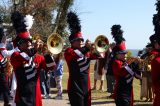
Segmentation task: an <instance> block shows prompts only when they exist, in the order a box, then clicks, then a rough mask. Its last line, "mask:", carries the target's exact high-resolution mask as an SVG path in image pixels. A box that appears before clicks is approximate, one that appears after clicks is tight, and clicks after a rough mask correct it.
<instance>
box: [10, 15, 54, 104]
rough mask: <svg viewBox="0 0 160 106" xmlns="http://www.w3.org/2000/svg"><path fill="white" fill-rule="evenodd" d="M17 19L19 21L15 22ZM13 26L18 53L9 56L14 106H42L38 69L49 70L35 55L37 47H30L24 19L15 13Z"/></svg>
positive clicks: (43, 60)
mask: <svg viewBox="0 0 160 106" xmlns="http://www.w3.org/2000/svg"><path fill="white" fill-rule="evenodd" d="M19 16H20V17H19ZM16 18H19V20H15V19H16ZM12 21H13V25H14V27H15V26H16V27H15V29H16V32H17V37H16V38H17V39H16V41H17V43H16V44H17V46H18V48H19V50H20V51H16V52H14V53H13V54H12V55H11V59H10V60H11V64H12V66H13V70H14V72H15V76H16V80H17V89H16V96H15V103H16V106H42V100H41V92H40V69H42V68H43V69H45V70H49V68H53V67H54V66H52V65H51V66H50V67H47V66H46V61H45V59H44V57H43V56H42V55H39V54H38V53H37V51H36V50H37V48H36V47H38V45H32V39H31V36H30V33H29V31H28V30H27V29H26V25H25V24H24V17H23V16H22V15H21V14H20V13H18V12H16V13H13V14H12Z"/></svg>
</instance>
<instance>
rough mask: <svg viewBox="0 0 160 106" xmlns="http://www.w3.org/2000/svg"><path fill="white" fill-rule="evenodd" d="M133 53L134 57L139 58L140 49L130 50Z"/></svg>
mask: <svg viewBox="0 0 160 106" xmlns="http://www.w3.org/2000/svg"><path fill="white" fill-rule="evenodd" d="M128 50H130V51H131V52H132V56H134V57H135V56H137V54H138V51H139V49H128Z"/></svg>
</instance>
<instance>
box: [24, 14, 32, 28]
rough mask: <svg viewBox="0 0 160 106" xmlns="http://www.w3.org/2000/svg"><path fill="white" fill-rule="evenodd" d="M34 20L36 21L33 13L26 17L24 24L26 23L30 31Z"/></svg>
mask: <svg viewBox="0 0 160 106" xmlns="http://www.w3.org/2000/svg"><path fill="white" fill-rule="evenodd" d="M33 21H34V19H33V16H31V15H26V16H25V17H24V24H25V25H26V29H27V30H28V31H29V30H30V29H31V27H32V25H33Z"/></svg>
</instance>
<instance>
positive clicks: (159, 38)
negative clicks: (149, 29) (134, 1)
mask: <svg viewBox="0 0 160 106" xmlns="http://www.w3.org/2000/svg"><path fill="white" fill-rule="evenodd" d="M155 5H156V11H157V13H156V14H154V15H153V21H152V22H153V25H154V31H155V34H153V35H151V36H150V38H149V39H150V42H151V44H152V46H154V43H156V42H158V43H159V44H160V0H157V3H156V4H155Z"/></svg>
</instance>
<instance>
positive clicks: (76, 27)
mask: <svg viewBox="0 0 160 106" xmlns="http://www.w3.org/2000/svg"><path fill="white" fill-rule="evenodd" d="M67 23H68V24H69V30H70V32H71V34H70V36H69V40H70V42H72V41H74V40H77V39H81V40H83V37H82V34H81V25H80V20H79V18H78V16H77V14H76V13H74V12H69V13H68V14H67Z"/></svg>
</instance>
